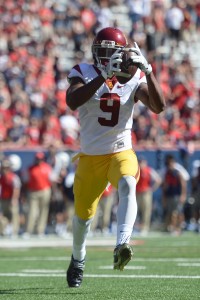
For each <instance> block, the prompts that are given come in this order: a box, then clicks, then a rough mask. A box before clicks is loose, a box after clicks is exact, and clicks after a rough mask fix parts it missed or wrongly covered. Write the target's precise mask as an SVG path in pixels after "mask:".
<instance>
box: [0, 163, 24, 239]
mask: <svg viewBox="0 0 200 300" xmlns="http://www.w3.org/2000/svg"><path fill="white" fill-rule="evenodd" d="M20 190H21V181H20V178H19V176H18V175H17V174H15V173H14V172H13V171H12V169H11V162H10V161H9V159H7V158H4V159H3V160H2V162H1V177H0V191H1V194H0V205H1V212H0V234H3V235H9V236H12V235H18V233H19V228H20V215H19V196H20Z"/></svg>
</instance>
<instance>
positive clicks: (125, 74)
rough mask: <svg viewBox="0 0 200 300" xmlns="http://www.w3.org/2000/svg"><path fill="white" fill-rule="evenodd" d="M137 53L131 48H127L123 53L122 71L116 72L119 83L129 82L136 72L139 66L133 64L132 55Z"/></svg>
mask: <svg viewBox="0 0 200 300" xmlns="http://www.w3.org/2000/svg"><path fill="white" fill-rule="evenodd" d="M133 55H137V53H136V52H134V51H132V50H131V48H125V49H124V50H123V55H122V63H121V66H120V67H121V72H119V73H118V74H116V77H117V80H118V81H119V83H121V84H124V83H127V82H128V81H129V80H130V79H131V78H132V77H133V76H134V75H135V73H136V71H137V66H136V65H133V64H132V63H131V61H130V57H131V56H133Z"/></svg>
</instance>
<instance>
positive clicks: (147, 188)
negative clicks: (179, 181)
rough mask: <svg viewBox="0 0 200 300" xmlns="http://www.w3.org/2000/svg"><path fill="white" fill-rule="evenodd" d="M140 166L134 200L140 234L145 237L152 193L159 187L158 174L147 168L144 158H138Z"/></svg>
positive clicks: (149, 219)
mask: <svg viewBox="0 0 200 300" xmlns="http://www.w3.org/2000/svg"><path fill="white" fill-rule="evenodd" d="M138 161H139V166H140V179H139V181H138V184H137V186H136V199H137V204H138V215H139V218H140V225H139V227H140V232H141V235H143V236H145V235H147V233H148V232H149V229H150V224H151V215H152V203H153V192H154V191H156V190H157V189H158V187H159V186H160V185H161V179H160V176H159V174H158V173H157V172H156V170H154V169H153V168H151V167H150V166H148V163H147V160H146V159H145V157H142V156H140V157H139V158H138Z"/></svg>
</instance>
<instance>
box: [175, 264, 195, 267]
mask: <svg viewBox="0 0 200 300" xmlns="http://www.w3.org/2000/svg"><path fill="white" fill-rule="evenodd" d="M177 266H178V267H200V263H180V264H177Z"/></svg>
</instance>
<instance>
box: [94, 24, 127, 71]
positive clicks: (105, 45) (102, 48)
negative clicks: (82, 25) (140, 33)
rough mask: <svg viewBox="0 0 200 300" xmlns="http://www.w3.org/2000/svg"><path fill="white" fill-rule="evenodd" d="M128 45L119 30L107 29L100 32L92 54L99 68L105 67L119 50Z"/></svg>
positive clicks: (95, 39) (95, 40)
mask: <svg viewBox="0 0 200 300" xmlns="http://www.w3.org/2000/svg"><path fill="white" fill-rule="evenodd" d="M127 44H128V42H127V39H126V36H125V35H124V34H123V32H122V31H121V30H119V29H117V28H113V27H107V28H103V29H102V30H100V31H99V32H98V33H97V35H96V37H95V38H94V41H93V44H92V54H93V58H94V62H95V64H96V65H97V66H99V67H103V66H105V65H106V64H107V63H108V61H109V59H110V57H111V55H112V54H113V53H114V52H115V51H116V50H117V49H119V48H120V49H123V48H124V47H126V45H127Z"/></svg>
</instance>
